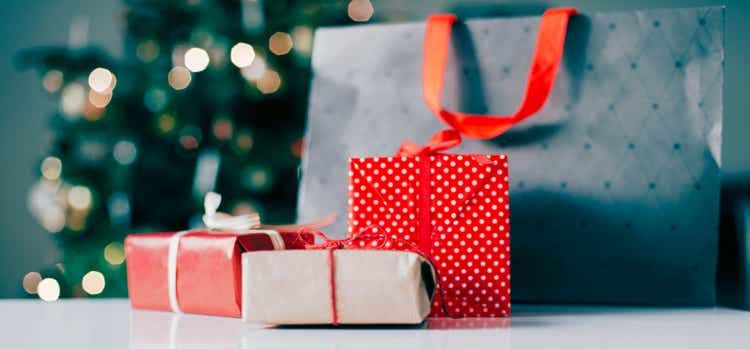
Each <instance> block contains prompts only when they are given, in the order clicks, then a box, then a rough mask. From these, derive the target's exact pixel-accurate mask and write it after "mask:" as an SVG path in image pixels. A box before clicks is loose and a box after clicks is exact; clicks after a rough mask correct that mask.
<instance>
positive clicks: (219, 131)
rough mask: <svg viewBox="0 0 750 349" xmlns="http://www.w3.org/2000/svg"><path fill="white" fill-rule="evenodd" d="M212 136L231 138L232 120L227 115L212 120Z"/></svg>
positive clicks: (223, 139) (221, 138) (222, 138)
mask: <svg viewBox="0 0 750 349" xmlns="http://www.w3.org/2000/svg"><path fill="white" fill-rule="evenodd" d="M213 132H214V137H216V139H218V140H222V141H225V140H227V139H230V138H232V121H231V120H230V119H229V118H227V117H220V118H218V119H217V120H216V122H214V127H213Z"/></svg>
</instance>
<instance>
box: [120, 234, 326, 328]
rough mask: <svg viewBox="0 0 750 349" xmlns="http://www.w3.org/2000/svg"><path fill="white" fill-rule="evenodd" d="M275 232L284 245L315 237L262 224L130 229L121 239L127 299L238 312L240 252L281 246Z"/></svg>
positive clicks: (149, 305)
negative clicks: (253, 227) (226, 228)
mask: <svg viewBox="0 0 750 349" xmlns="http://www.w3.org/2000/svg"><path fill="white" fill-rule="evenodd" d="M175 234H181V235H180V236H176V235H175ZM277 234H278V235H277ZM279 236H280V237H281V239H282V240H283V243H284V245H285V246H282V247H281V248H287V249H299V248H304V245H305V244H307V243H311V242H312V241H313V238H312V235H310V234H298V233H297V232H291V231H290V232H279V233H276V232H275V231H264V230H258V231H249V232H242V233H233V232H216V231H187V232H181V233H147V234H135V235H130V236H128V237H127V238H126V239H125V252H126V256H127V258H126V261H127V262H126V263H127V273H128V293H129V296H130V303H131V305H132V306H133V308H139V309H149V310H163V311H176V312H184V313H196V314H208V315H221V316H232V317H240V316H241V315H242V312H241V304H242V299H241V294H242V293H241V288H242V277H241V260H240V255H241V254H242V253H243V252H246V251H259V250H273V249H279V248H280V247H279V246H278V245H279V244H278V242H274V239H275V238H277V237H279ZM170 250H171V251H170ZM172 253H173V254H174V255H173V256H171V258H173V260H172V261H171V263H174V264H173V266H170V254H172ZM170 269H173V270H170ZM170 284H171V285H170Z"/></svg>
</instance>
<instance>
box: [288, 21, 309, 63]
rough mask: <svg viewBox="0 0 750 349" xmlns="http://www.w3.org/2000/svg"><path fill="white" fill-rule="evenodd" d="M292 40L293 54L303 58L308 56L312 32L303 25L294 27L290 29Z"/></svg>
mask: <svg viewBox="0 0 750 349" xmlns="http://www.w3.org/2000/svg"><path fill="white" fill-rule="evenodd" d="M292 39H293V40H294V52H297V53H298V54H301V55H303V56H309V55H310V52H311V51H312V44H313V32H312V29H310V27H306V26H303V25H300V26H296V27H294V29H292Z"/></svg>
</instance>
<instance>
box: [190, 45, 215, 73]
mask: <svg viewBox="0 0 750 349" xmlns="http://www.w3.org/2000/svg"><path fill="white" fill-rule="evenodd" d="M210 61H211V59H210V58H209V57H208V52H206V50H204V49H202V48H198V47H193V48H191V49H189V50H187V51H186V52H185V67H186V68H188V69H190V71H191V72H194V73H198V72H202V71H204V70H206V68H207V67H208V63H210Z"/></svg>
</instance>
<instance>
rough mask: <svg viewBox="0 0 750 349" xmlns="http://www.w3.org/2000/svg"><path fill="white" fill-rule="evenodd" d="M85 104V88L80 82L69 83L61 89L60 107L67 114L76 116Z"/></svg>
mask: <svg viewBox="0 0 750 349" xmlns="http://www.w3.org/2000/svg"><path fill="white" fill-rule="evenodd" d="M85 105H86V90H85V89H84V87H83V86H82V85H81V84H78V83H75V82H73V83H70V84H68V85H67V86H65V87H64V88H63V90H62V101H61V107H62V111H63V113H65V115H67V116H77V115H80V114H81V112H82V111H83V107H84V106H85Z"/></svg>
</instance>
